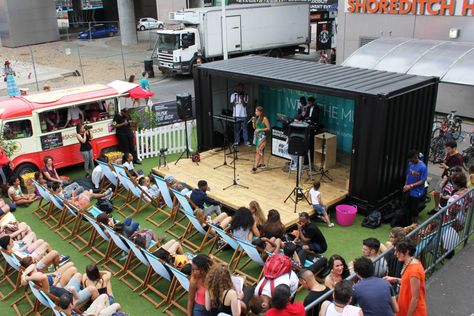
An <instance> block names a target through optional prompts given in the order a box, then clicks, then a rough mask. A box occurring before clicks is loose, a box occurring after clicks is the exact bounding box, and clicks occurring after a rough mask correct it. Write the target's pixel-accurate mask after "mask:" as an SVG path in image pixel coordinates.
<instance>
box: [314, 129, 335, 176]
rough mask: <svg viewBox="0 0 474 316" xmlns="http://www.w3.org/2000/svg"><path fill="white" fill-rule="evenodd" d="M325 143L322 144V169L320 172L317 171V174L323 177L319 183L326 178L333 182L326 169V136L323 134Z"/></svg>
mask: <svg viewBox="0 0 474 316" xmlns="http://www.w3.org/2000/svg"><path fill="white" fill-rule="evenodd" d="M322 135H323V141H322V142H321V167H320V168H319V170H317V171H316V174H320V175H321V177H320V178H319V181H324V179H323V178H324V177H326V178H327V179H328V180H329V181H332V178H331V176H330V175H329V170H328V169H326V167H325V164H326V135H325V134H324V133H323V134H322Z"/></svg>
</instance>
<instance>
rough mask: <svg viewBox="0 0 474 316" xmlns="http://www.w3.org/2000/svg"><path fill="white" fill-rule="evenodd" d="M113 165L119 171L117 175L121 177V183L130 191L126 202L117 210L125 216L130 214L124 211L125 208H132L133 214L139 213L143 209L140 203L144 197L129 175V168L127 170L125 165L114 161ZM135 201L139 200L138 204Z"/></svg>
mask: <svg viewBox="0 0 474 316" xmlns="http://www.w3.org/2000/svg"><path fill="white" fill-rule="evenodd" d="M112 166H113V168H114V170H115V172H116V173H117V177H118V179H119V182H120V184H121V185H122V186H123V187H124V188H125V190H126V191H127V192H128V196H127V199H126V200H125V203H124V204H123V205H122V206H121V207H119V208H118V209H117V212H118V213H120V215H122V216H123V217H127V216H128V215H127V214H125V213H124V211H123V210H124V209H125V208H130V209H131V210H132V214H131V215H133V214H136V213H138V212H139V211H140V210H141V209H142V208H140V203H141V201H142V199H143V196H142V194H141V191H140V189H138V188H137V187H136V186H135V184H134V183H133V182H132V180H131V179H130V177H129V174H128V173H127V170H125V168H124V167H123V166H121V165H118V164H116V163H112ZM137 201H138V202H137ZM135 202H137V205H136V206H134V205H133V204H134V203H135ZM148 205H149V204H148ZM148 205H147V206H148ZM129 215H130V214H129Z"/></svg>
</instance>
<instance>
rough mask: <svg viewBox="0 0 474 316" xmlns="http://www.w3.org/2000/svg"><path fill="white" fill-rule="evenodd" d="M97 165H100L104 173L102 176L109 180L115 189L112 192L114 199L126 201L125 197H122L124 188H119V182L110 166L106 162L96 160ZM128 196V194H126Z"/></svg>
mask: <svg viewBox="0 0 474 316" xmlns="http://www.w3.org/2000/svg"><path fill="white" fill-rule="evenodd" d="M96 162H97V164H98V165H100V167H101V168H102V172H103V173H104V176H105V177H106V178H107V180H109V182H110V183H111V184H112V185H113V186H114V187H115V190H114V197H116V196H119V197H122V198H124V199H127V195H124V194H123V193H124V188H123V187H121V186H120V181H119V179H118V177H117V175H116V174H115V173H114V171H113V170H112V168H111V167H110V165H109V164H108V163H106V162H103V161H100V160H96ZM127 194H128V192H127Z"/></svg>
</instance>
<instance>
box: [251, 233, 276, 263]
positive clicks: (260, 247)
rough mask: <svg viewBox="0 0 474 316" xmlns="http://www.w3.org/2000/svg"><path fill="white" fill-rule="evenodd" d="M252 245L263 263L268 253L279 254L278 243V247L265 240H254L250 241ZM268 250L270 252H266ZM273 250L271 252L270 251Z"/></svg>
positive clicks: (263, 238)
mask: <svg viewBox="0 0 474 316" xmlns="http://www.w3.org/2000/svg"><path fill="white" fill-rule="evenodd" d="M252 245H254V246H255V249H257V251H258V253H259V254H260V257H261V258H262V260H263V262H265V261H267V258H268V256H269V253H274V254H275V253H280V243H278V245H276V244H274V243H272V242H270V241H269V240H268V239H267V238H265V237H262V238H255V239H254V240H252ZM267 249H270V250H267ZM271 250H273V251H271Z"/></svg>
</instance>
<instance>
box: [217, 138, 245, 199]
mask: <svg viewBox="0 0 474 316" xmlns="http://www.w3.org/2000/svg"><path fill="white" fill-rule="evenodd" d="M235 147H236V145H232V154H233V155H234V160H233V161H232V163H233V164H234V166H233V168H234V181H233V183H232V184H231V185H228V186H226V187H225V188H223V189H222V190H227V189H228V188H230V187H233V186H234V185H236V186H239V187H241V188H244V189H248V188H249V187H247V186H245V185H242V184H240V183H237V172H236V169H237V168H236V167H235V165H236V160H237V150H236V148H235Z"/></svg>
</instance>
